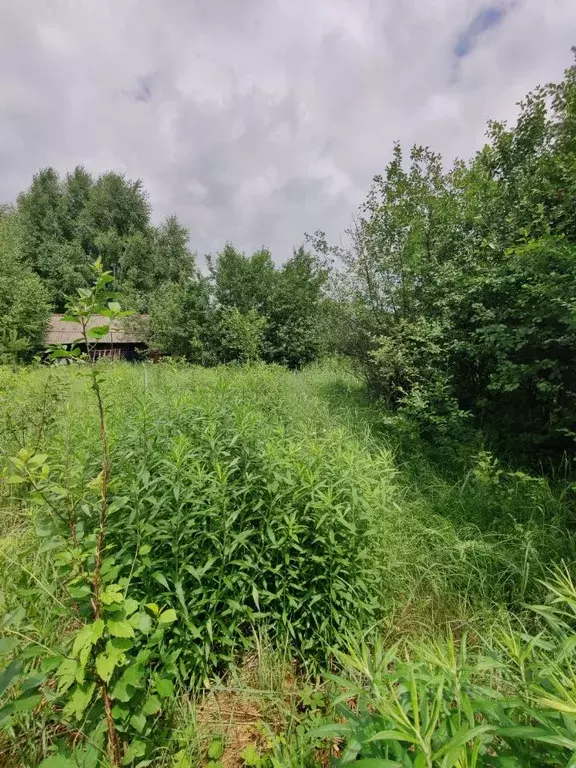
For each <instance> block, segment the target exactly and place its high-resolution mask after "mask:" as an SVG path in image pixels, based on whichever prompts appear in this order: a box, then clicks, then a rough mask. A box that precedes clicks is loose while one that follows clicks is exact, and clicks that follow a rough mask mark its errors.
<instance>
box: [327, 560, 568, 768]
mask: <svg viewBox="0 0 576 768" xmlns="http://www.w3.org/2000/svg"><path fill="white" fill-rule="evenodd" d="M547 587H548V589H549V597H550V601H549V602H548V604H547V605H544V606H536V607H534V609H533V611H534V612H535V613H536V614H537V615H538V616H539V617H541V618H542V619H543V622H542V627H541V631H539V632H538V633H537V634H529V633H527V632H526V630H525V629H524V628H523V627H521V626H520V627H518V628H513V627H512V626H509V627H508V628H507V629H503V630H499V631H498V632H496V634H495V636H494V637H493V639H492V641H491V642H486V641H484V643H483V645H482V646H481V647H477V646H474V645H473V644H472V643H471V642H470V641H469V640H468V638H467V636H466V634H464V635H463V637H462V638H460V640H459V641H458V642H456V641H455V639H454V637H453V636H452V634H450V635H449V637H448V639H447V640H446V641H442V642H435V643H433V644H426V645H424V644H418V645H415V646H412V647H410V648H409V649H408V652H407V653H401V652H400V651H399V649H398V647H397V646H393V647H391V648H388V649H387V648H385V647H384V646H383V644H382V642H381V640H379V639H378V640H377V641H376V642H375V644H374V647H373V649H368V648H367V646H366V645H365V644H364V645H360V646H354V647H353V648H352V649H351V650H350V651H349V652H348V653H339V654H338V658H339V660H340V662H341V664H342V666H343V668H344V669H345V671H346V673H347V675H348V677H346V678H345V677H335V676H334V677H333V679H334V681H335V682H336V684H337V685H338V687H339V688H341V693H340V695H339V696H338V697H337V699H336V701H335V704H336V711H337V712H338V714H339V716H340V718H341V720H340V722H338V723H335V724H333V725H326V726H321V727H320V728H319V729H317V730H316V731H315V732H314V733H313V734H312V735H313V736H314V737H315V738H318V737H319V736H324V737H332V738H333V737H341V738H344V739H345V742H346V743H345V746H344V748H343V750H342V754H341V757H340V758H339V759H338V760H337V765H356V764H359V765H364V764H366V765H375V766H379V765H382V766H385V765H389V766H428V767H429V768H432V767H433V766H442V768H450V767H451V766H463V765H471V766H493V765H499V766H502V765H513V766H532V765H535V764H537V765H555V766H564V765H570V764H572V762H573V755H574V753H575V752H576V739H575V734H576V707H575V701H574V683H575V680H574V637H575V635H574V632H575V629H576V625H575V618H576V591H575V589H574V584H573V582H572V579H571V577H570V575H569V574H568V573H567V572H566V571H562V570H558V571H557V572H556V574H555V576H554V578H553V579H552V580H551V581H550V582H549V583H548V584H547ZM351 701H353V702H354V705H353V706H352V707H351V706H350V703H349V702H351Z"/></svg>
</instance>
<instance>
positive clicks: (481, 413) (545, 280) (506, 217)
mask: <svg viewBox="0 0 576 768" xmlns="http://www.w3.org/2000/svg"><path fill="white" fill-rule="evenodd" d="M575 50H576V49H575ZM487 139H488V140H487V143H486V145H485V146H484V147H483V148H482V149H481V150H480V151H479V152H477V153H476V154H475V156H474V157H473V158H472V159H471V160H470V161H469V162H460V161H459V162H456V163H455V164H454V165H453V167H452V168H450V169H449V170H446V169H445V168H444V167H443V164H442V158H441V157H440V156H439V155H437V154H435V153H434V152H432V151H431V150H430V149H428V148H423V147H414V148H413V149H412V150H411V151H410V153H409V156H406V155H405V153H404V152H403V151H402V149H401V147H400V145H397V146H395V148H394V155H393V159H392V161H391V162H390V163H389V165H388V166H387V168H386V170H385V172H384V174H383V175H381V176H376V177H375V179H374V181H373V184H372V187H371V189H370V192H369V194H368V197H367V199H366V201H365V203H364V205H363V207H362V210H361V213H360V216H359V218H358V220H357V222H356V223H355V226H354V227H353V229H352V230H351V231H350V233H349V234H350V245H349V247H348V248H345V249H342V248H340V249H332V251H333V252H335V253H336V254H337V256H338V258H339V261H340V262H341V263H342V264H343V265H344V267H343V270H342V272H341V275H340V280H339V282H338V283H337V288H338V290H337V291H336V292H334V293H333V295H334V299H335V301H334V303H333V306H332V312H333V322H332V323H330V324H328V326H327V327H331V328H334V329H335V338H334V347H335V348H337V349H339V350H340V351H341V352H344V353H346V354H347V355H349V356H351V357H353V358H354V359H356V360H357V361H358V362H359V364H360V365H361V367H362V369H363V371H364V372H365V375H366V376H367V378H368V380H369V381H370V383H371V384H372V386H373V388H374V389H375V390H377V391H378V392H379V393H380V394H381V395H382V396H384V397H385V398H386V399H387V400H388V402H389V403H390V405H391V406H392V407H393V408H394V409H397V410H398V411H399V412H400V413H405V414H406V415H409V416H410V420H411V423H414V421H416V422H417V423H418V424H419V425H420V427H421V430H422V431H424V433H426V434H427V435H429V436H430V437H433V438H434V439H435V440H438V439H440V438H442V437H443V436H446V435H450V436H453V435H459V434H460V435H462V432H463V431H464V430H466V429H467V428H468V427H470V426H474V427H476V426H478V425H480V426H481V427H482V428H483V431H484V434H486V433H488V434H490V435H492V437H493V438H495V439H496V440H497V442H498V444H499V446H500V447H501V448H506V449H508V450H509V451H510V453H511V454H514V455H516V456H518V455H522V454H526V453H530V454H531V455H536V456H539V457H541V456H542V455H543V454H550V453H552V454H554V455H555V456H559V455H562V454H563V452H566V455H568V456H570V455H571V454H572V453H573V449H574V438H575V436H576V435H575V433H576V68H574V67H571V68H569V69H568V70H567V71H566V72H565V75H564V78H563V80H562V81H561V82H560V83H559V84H551V85H546V86H543V87H538V88H536V89H535V90H534V91H533V92H531V93H530V94H529V95H528V96H527V97H526V98H525V99H524V101H522V102H521V103H520V105H519V117H518V120H517V123H516V125H515V126H514V127H512V128H510V127H508V126H507V125H505V124H503V123H499V122H491V123H490V124H489V125H488V131H487ZM316 245H317V247H318V248H319V249H320V250H322V251H324V252H327V251H329V250H330V249H329V248H328V246H327V245H326V243H325V241H324V239H323V237H322V235H321V233H318V234H317V236H316Z"/></svg>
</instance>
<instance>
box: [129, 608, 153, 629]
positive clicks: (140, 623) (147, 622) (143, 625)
mask: <svg viewBox="0 0 576 768" xmlns="http://www.w3.org/2000/svg"><path fill="white" fill-rule="evenodd" d="M130 624H132V626H133V627H134V628H135V629H137V630H139V631H140V632H142V633H143V634H148V632H150V630H151V629H152V619H151V618H150V616H148V614H147V613H144V611H139V612H138V613H135V614H133V615H132V616H131V617H130Z"/></svg>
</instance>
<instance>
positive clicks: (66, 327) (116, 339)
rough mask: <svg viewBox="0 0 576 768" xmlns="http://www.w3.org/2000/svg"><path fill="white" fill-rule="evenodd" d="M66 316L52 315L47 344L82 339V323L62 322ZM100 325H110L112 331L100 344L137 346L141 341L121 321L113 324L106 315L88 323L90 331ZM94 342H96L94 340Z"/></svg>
mask: <svg viewBox="0 0 576 768" xmlns="http://www.w3.org/2000/svg"><path fill="white" fill-rule="evenodd" d="M63 317H64V315H52V316H51V318H50V324H49V326H48V330H47V331H46V335H45V337H44V341H45V342H46V344H72V342H73V341H77V340H78V339H81V338H82V326H81V325H80V323H72V322H68V321H65V320H62V318H63ZM100 325H109V326H110V331H109V332H108V333H107V334H106V335H105V336H102V338H101V339H98V342H97V343H98V344H112V345H113V344H137V343H139V342H140V341H141V339H139V338H138V337H137V335H136V333H135V332H134V331H133V330H132V329H128V328H124V327H123V326H122V322H121V321H120V320H116V321H114V322H111V321H110V319H109V318H108V317H104V315H93V316H92V317H91V318H90V321H89V323H88V329H90V328H95V327H97V326H100ZM94 341H96V340H95V339H94Z"/></svg>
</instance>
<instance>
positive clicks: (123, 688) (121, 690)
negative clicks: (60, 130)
mask: <svg viewBox="0 0 576 768" xmlns="http://www.w3.org/2000/svg"><path fill="white" fill-rule="evenodd" d="M132 695H133V689H132V692H131V691H130V690H129V688H128V685H127V683H126V680H124V678H123V677H121V678H120V680H118V682H117V683H116V685H115V686H114V688H112V691H111V692H110V696H111V697H112V698H113V699H115V700H118V701H122V702H127V701H130V699H131V698H132Z"/></svg>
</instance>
